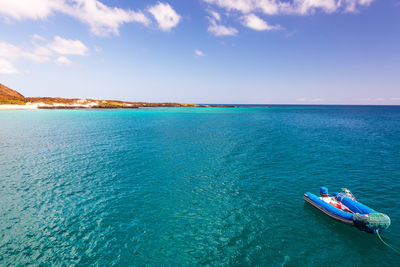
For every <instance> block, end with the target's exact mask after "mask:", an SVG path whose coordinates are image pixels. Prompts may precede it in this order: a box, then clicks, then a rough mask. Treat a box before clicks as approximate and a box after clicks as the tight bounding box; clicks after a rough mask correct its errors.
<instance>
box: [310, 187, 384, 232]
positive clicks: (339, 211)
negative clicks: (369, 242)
mask: <svg viewBox="0 0 400 267" xmlns="http://www.w3.org/2000/svg"><path fill="white" fill-rule="evenodd" d="M304 200H305V201H307V202H308V203H310V204H311V205H313V206H314V207H316V208H317V209H319V210H320V211H322V212H323V213H325V214H326V215H328V216H330V217H332V218H333V219H335V220H338V221H341V222H343V223H345V224H348V225H354V226H355V227H357V228H358V229H360V230H362V231H365V232H368V233H375V232H377V231H379V230H384V229H387V228H388V227H389V226H390V218H389V216H387V215H386V214H384V213H379V212H376V211H375V210H373V209H371V208H369V207H367V206H366V205H364V204H361V203H360V202H358V201H357V200H356V199H355V197H354V196H353V194H352V193H351V192H350V191H349V190H348V189H343V192H341V193H335V194H333V196H329V194H328V189H327V188H326V187H321V188H320V197H318V196H316V195H314V194H312V193H309V192H307V193H305V194H304Z"/></svg>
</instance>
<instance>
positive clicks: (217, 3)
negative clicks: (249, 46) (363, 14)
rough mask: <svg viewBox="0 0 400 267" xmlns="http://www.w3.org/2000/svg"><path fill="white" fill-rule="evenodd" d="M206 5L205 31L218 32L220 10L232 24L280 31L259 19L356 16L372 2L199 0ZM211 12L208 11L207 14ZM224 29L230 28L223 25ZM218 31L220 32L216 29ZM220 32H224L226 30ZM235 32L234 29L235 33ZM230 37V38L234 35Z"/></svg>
mask: <svg viewBox="0 0 400 267" xmlns="http://www.w3.org/2000/svg"><path fill="white" fill-rule="evenodd" d="M203 1H204V2H205V3H207V4H209V6H208V7H207V9H206V10H207V12H208V13H209V14H210V15H211V16H209V17H208V19H209V21H210V24H211V26H210V27H209V31H210V32H211V31H212V30H210V28H211V29H214V30H213V31H214V32H216V30H215V29H218V28H219V27H218V26H219V24H218V23H217V22H220V21H221V17H220V13H219V12H218V11H215V10H218V9H219V10H220V11H221V12H224V11H225V13H226V14H227V15H228V16H230V17H231V18H233V20H234V21H240V22H241V23H242V24H243V25H244V26H246V27H248V28H251V29H253V30H257V31H268V30H277V29H283V27H281V26H279V25H270V24H268V23H267V21H266V20H265V19H264V18H262V17H260V16H270V15H310V14H314V13H315V12H318V11H320V12H323V13H327V14H330V13H335V12H343V13H349V12H351V13H357V12H359V10H360V9H361V8H362V7H368V6H370V5H371V3H372V2H373V1H374V0H290V1H284V0H258V1H255V0H203ZM210 10H212V11H210ZM224 27H225V28H230V29H234V28H232V27H228V26H224ZM220 30H221V31H222V29H220ZM222 32H226V29H225V30H224V31H222ZM236 33H237V30H236V32H235V34H236ZM235 34H230V35H235Z"/></svg>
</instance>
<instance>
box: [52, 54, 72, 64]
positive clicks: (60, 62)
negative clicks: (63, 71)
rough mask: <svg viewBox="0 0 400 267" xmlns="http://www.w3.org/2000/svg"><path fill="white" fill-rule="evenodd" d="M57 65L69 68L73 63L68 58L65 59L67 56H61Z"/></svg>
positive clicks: (56, 61) (57, 60)
mask: <svg viewBox="0 0 400 267" xmlns="http://www.w3.org/2000/svg"><path fill="white" fill-rule="evenodd" d="M55 63H56V64H57V65H58V66H69V65H71V64H72V61H71V60H69V59H68V58H67V57H65V56H59V57H58V58H57V59H56V60H55Z"/></svg>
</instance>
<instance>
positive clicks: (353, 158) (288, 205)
mask: <svg viewBox="0 0 400 267" xmlns="http://www.w3.org/2000/svg"><path fill="white" fill-rule="evenodd" d="M320 186H327V187H328V188H329V191H330V193H334V192H335V191H339V190H340V189H341V188H342V187H346V188H349V189H350V190H351V191H352V192H353V193H354V194H355V196H356V198H357V200H358V201H360V202H362V203H364V204H366V205H368V206H370V207H372V208H374V209H376V210H378V211H380V212H384V213H386V214H388V215H389V216H390V218H391V219H392V225H391V227H390V228H389V229H388V230H387V231H385V232H382V237H383V239H384V240H385V241H386V242H388V243H389V244H391V245H393V246H397V247H400V107H390V106H297V107H296V106H272V107H241V108H147V109H137V110H28V111H23V110H19V111H18V110H15V111H0V266H16V265H18V266H24V265H41V266H62V265H64V266H67V265H78V266H88V265H97V266H143V265H147V266H182V265H183V266H196V265H200V266H318V265H319V266H321V265H322V266H335V265H338V266H395V265H397V266H399V265H400V254H396V253H395V252H394V251H392V250H391V249H390V248H388V247H387V246H385V245H384V244H383V243H382V242H381V241H380V240H379V239H378V237H377V236H376V235H372V234H368V233H365V232H361V231H359V230H357V229H356V228H354V227H351V226H347V225H344V224H342V223H340V222H337V221H335V220H333V219H331V218H329V217H327V216H326V215H324V214H322V213H321V212H320V211H318V210H317V209H315V208H314V207H312V206H310V205H309V204H308V203H305V202H304V200H303V194H304V193H305V192H306V191H310V192H314V193H316V194H317V193H318V192H319V187H320Z"/></svg>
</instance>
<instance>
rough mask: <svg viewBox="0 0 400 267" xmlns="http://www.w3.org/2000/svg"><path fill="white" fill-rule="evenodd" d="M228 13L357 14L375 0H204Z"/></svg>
mask: <svg viewBox="0 0 400 267" xmlns="http://www.w3.org/2000/svg"><path fill="white" fill-rule="evenodd" d="M203 1H204V2H206V3H209V4H212V5H215V6H218V7H220V8H223V9H226V10H228V11H232V10H234V11H239V12H241V13H243V14H248V13H253V12H261V13H263V14H265V15H276V14H303V15H305V14H309V13H313V12H315V11H317V10H321V11H323V12H325V13H332V12H337V11H344V12H357V11H358V9H359V8H360V7H368V6H369V5H370V4H371V3H372V2H374V1H375V0H291V1H283V0H203Z"/></svg>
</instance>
